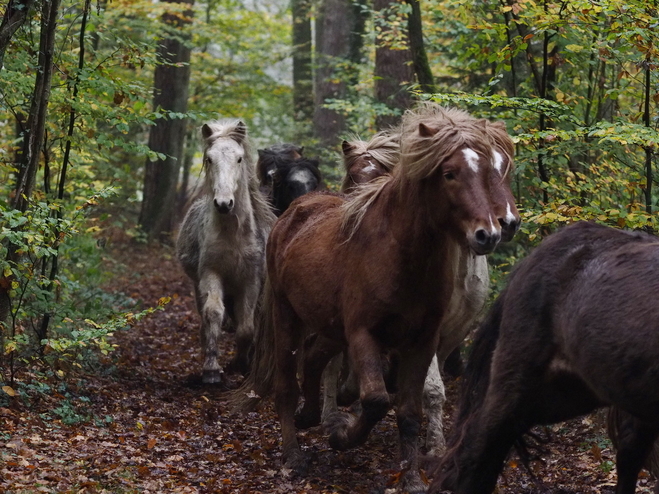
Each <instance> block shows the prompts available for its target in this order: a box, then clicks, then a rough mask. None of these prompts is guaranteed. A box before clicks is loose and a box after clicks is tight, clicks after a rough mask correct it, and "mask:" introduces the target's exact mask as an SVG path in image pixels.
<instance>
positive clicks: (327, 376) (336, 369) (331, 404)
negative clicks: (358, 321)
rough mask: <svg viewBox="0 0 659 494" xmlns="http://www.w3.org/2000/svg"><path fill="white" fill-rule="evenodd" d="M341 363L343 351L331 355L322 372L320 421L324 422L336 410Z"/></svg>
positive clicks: (337, 408)
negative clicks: (321, 410) (321, 411)
mask: <svg viewBox="0 0 659 494" xmlns="http://www.w3.org/2000/svg"><path fill="white" fill-rule="evenodd" d="M342 365H343V353H339V354H338V355H335V356H334V357H332V360H330V362H329V364H327V367H325V371H324V373H323V413H322V415H321V420H322V423H325V420H326V419H327V417H329V416H330V415H331V414H333V413H335V412H338V411H339V407H338V405H337V402H336V400H337V396H338V392H339V375H340V374H341V366H342Z"/></svg>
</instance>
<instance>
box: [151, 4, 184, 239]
mask: <svg viewBox="0 0 659 494" xmlns="http://www.w3.org/2000/svg"><path fill="white" fill-rule="evenodd" d="M166 1H169V2H172V3H174V2H175V3H185V4H189V5H190V6H192V3H193V0H183V1H181V0H166ZM191 16H192V11H191V10H189V11H186V12H185V15H183V16H179V15H175V14H165V17H164V21H165V23H166V24H167V25H169V26H171V35H170V36H168V37H166V38H164V39H163V40H162V41H161V43H160V45H159V47H158V59H159V60H160V64H159V65H157V66H156V69H155V73H154V97H153V107H154V109H155V110H157V109H161V110H165V111H167V112H176V113H185V112H186V111H187V108H188V84H189V81H190V48H189V47H187V46H185V44H184V43H183V42H182V41H181V38H182V37H183V38H185V36H184V35H183V33H182V32H181V27H183V26H184V25H185V24H188V23H189V22H190V18H191ZM185 127H186V120H185V119H182V118H170V117H166V118H161V119H159V120H157V122H156V125H155V126H153V127H152V128H151V131H150V132H149V148H150V149H151V150H152V151H155V152H157V153H162V154H164V155H166V158H165V159H164V160H158V161H151V160H149V159H147V161H146V166H145V174H144V197H143V200H142V210H141V212H140V218H139V224H140V226H141V227H142V229H143V230H144V231H145V232H146V234H147V236H148V238H149V240H153V239H159V240H166V239H167V237H168V236H169V235H170V234H171V231H172V229H173V226H174V225H173V223H174V222H173V216H174V208H175V205H176V185H177V183H178V175H179V170H180V168H181V162H182V160H183V145H184V142H185Z"/></svg>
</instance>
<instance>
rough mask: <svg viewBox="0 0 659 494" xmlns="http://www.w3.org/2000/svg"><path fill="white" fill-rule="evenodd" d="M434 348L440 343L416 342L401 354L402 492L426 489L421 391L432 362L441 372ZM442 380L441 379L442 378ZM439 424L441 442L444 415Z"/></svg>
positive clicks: (400, 430)
mask: <svg viewBox="0 0 659 494" xmlns="http://www.w3.org/2000/svg"><path fill="white" fill-rule="evenodd" d="M435 348H437V345H433V344H432V343H430V342H428V344H426V345H423V344H420V345H417V346H415V348H413V349H410V350H408V351H406V352H401V354H400V363H399V370H398V386H399V387H398V394H397V395H396V401H397V403H398V408H397V412H396V419H397V422H398V434H399V437H400V456H401V460H402V464H403V465H404V474H403V477H402V478H401V487H402V489H401V491H402V492H409V493H417V492H419V493H421V492H426V485H425V483H424V482H423V481H422V480H421V476H420V474H419V458H418V457H419V444H418V443H419V432H420V431H421V419H422V413H421V411H422V401H423V398H422V395H423V392H424V386H425V384H426V381H427V375H428V368H429V364H431V363H432V364H433V365H434V367H435V369H436V372H437V374H439V368H438V367H437V358H436V356H435V351H434V349H435ZM439 382H440V383H441V378H440V380H439ZM442 391H443V386H442ZM440 408H441V407H440ZM440 414H441V410H440ZM439 427H440V429H439V431H440V433H441V434H442V436H441V442H442V443H443V439H444V437H443V432H441V417H440V423H439Z"/></svg>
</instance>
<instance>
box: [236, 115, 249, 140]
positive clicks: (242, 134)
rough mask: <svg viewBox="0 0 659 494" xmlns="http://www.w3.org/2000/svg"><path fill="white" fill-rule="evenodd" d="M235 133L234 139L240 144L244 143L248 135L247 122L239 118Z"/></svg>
mask: <svg viewBox="0 0 659 494" xmlns="http://www.w3.org/2000/svg"><path fill="white" fill-rule="evenodd" d="M234 134H235V135H234V139H235V140H236V141H237V142H238V144H242V143H243V142H244V141H245V138H246V137H247V125H245V122H243V121H242V120H238V123H237V124H236V130H235V131H234Z"/></svg>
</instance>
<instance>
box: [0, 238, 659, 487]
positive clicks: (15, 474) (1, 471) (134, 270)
mask: <svg viewBox="0 0 659 494" xmlns="http://www.w3.org/2000/svg"><path fill="white" fill-rule="evenodd" d="M115 249H116V250H115V251H114V252H113V257H114V258H115V259H118V260H114V261H113V260H111V258H109V259H108V262H110V263H113V265H112V266H111V267H112V269H113V270H114V271H115V272H116V273H118V274H117V276H116V278H115V279H114V281H113V283H112V289H113V290H120V291H123V292H124V293H126V294H127V295H128V296H130V297H132V298H134V299H140V300H143V301H144V303H145V304H146V305H154V304H155V303H156V302H157V300H158V299H159V298H160V297H163V296H170V297H172V301H171V302H170V303H169V304H168V305H167V307H166V308H165V310H163V311H160V312H157V313H156V314H155V315H153V316H152V317H150V318H148V319H147V320H145V321H142V322H140V323H139V324H137V325H136V326H135V327H134V328H132V329H131V330H129V331H125V332H121V333H118V334H117V335H116V338H115V343H116V344H117V345H118V350H117V351H116V352H115V354H114V355H113V356H112V359H113V360H114V363H112V362H111V361H109V360H108V361H107V362H105V363H104V365H102V366H101V367H100V368H99V369H98V370H97V373H96V374H94V375H93V376H87V377H86V378H85V379H79V380H77V381H76V380H74V381H73V382H72V383H71V384H70V385H68V386H67V387H66V388H65V387H63V386H61V385H60V388H61V389H59V390H56V391H54V392H53V393H52V395H50V396H46V397H44V398H43V399H41V400H39V401H37V402H36V403H35V404H32V405H31V406H30V407H29V408H28V407H26V406H25V405H23V404H21V403H19V402H17V401H13V402H12V403H11V405H10V406H9V407H3V408H0V424H2V426H1V427H2V429H1V434H2V435H0V454H1V455H2V456H1V459H0V462H1V463H0V492H11V493H33V492H49V493H50V492H58V493H59V492H62V493H69V492H70V493H74V492H75V493H96V492H108V493H138V492H139V493H151V492H153V493H156V492H157V493H160V492H163V493H167V492H172V493H173V492H182V493H187V492H190V493H197V492H198V493H216V492H217V493H224V492H226V493H255V492H262V493H293V492H295V493H305V492H308V493H329V492H340V493H356V494H358V493H371V492H383V491H385V490H386V489H387V488H390V487H394V486H395V482H396V479H397V474H398V467H397V462H396V452H397V432H396V427H395V419H394V416H393V412H391V413H390V414H389V415H388V416H387V417H386V419H385V420H384V421H383V422H382V423H381V424H379V425H378V426H377V428H376V429H375V430H374V432H373V434H372V435H371V437H370V438H369V440H368V442H367V443H366V445H365V446H363V447H360V448H357V449H356V450H354V451H349V452H343V453H341V452H336V451H333V450H331V449H329V447H328V445H327V438H326V437H325V435H324V434H323V432H322V430H321V429H320V428H315V429H311V430H309V431H306V432H303V433H301V434H300V436H301V444H302V445H303V447H304V449H305V450H306V451H307V452H308V453H309V455H310V457H311V458H312V465H311V468H310V474H309V476H308V477H306V478H304V479H295V478H290V476H288V475H287V474H286V472H285V471H282V470H281V467H280V465H279V454H280V449H279V440H280V438H279V432H278V423H277V421H276V417H275V415H274V412H273V409H272V405H271V403H269V402H268V403H266V404H265V406H264V407H263V409H262V410H260V411H259V412H254V413H250V414H247V415H245V416H240V415H235V414H233V415H232V414H231V413H230V412H229V410H228V408H227V406H226V401H225V397H226V393H225V392H224V391H223V390H220V389H217V388H211V387H205V386H201V385H199V384H198V382H199V381H198V378H197V375H198V372H199V370H200V352H199V348H198V340H197V324H198V319H197V315H196V313H195V309H194V302H193V300H192V296H191V286H190V284H189V282H188V280H187V279H186V278H185V276H184V275H183V274H182V272H181V270H180V269H179V267H178V265H177V263H176V262H175V260H174V258H173V252H172V250H171V249H169V248H166V247H159V248H154V247H149V248H147V247H145V246H136V245H124V246H118V247H115ZM122 265H124V266H125V267H124V268H121V266H122ZM224 345H225V348H224V350H225V351H224V352H223V354H224V362H223V363H226V362H228V360H229V359H230V356H231V351H232V342H231V337H230V336H229V335H226V338H225V340H224ZM238 382H239V378H237V377H233V378H231V380H230V381H229V384H230V385H231V386H235V385H237V384H238ZM52 384H53V387H54V388H56V386H57V383H52ZM455 387H456V385H455V383H451V384H449V386H448V389H449V406H448V407H447V417H446V418H447V422H448V423H450V412H451V410H452V403H453V401H454V396H455ZM65 406H69V407H70V409H71V410H70V415H71V416H70V418H69V419H67V415H66V414H65V413H64V412H66V410H65V409H64V411H63V412H62V410H60V412H62V414H59V415H57V416H58V417H59V418H58V419H54V418H53V413H52V410H53V409H54V408H55V407H60V408H62V407H65ZM44 414H49V415H48V416H46V415H44ZM76 418H77V420H76ZM603 431H604V428H603V414H601V413H600V414H598V415H595V416H592V417H588V418H583V419H578V420H574V421H571V422H569V423H566V424H561V425H558V426H555V427H554V428H552V441H551V442H550V443H549V444H548V445H546V448H547V450H548V451H549V453H548V454H544V455H543V458H544V461H537V462H534V464H533V469H534V472H535V479H534V478H532V477H531V476H529V475H528V473H526V472H525V471H524V470H523V469H522V468H521V466H519V465H518V463H517V461H516V460H515V459H514V458H513V459H511V460H510V461H509V464H508V467H507V468H506V471H505V474H504V475H503V476H502V478H501V480H500V482H499V487H498V492H499V494H535V493H551V494H559V493H560V494H577V493H579V494H586V493H598V492H612V486H613V485H614V482H615V475H614V470H613V463H612V461H613V457H612V453H611V451H610V444H609V442H608V440H607V439H606V436H605V434H604V432H603ZM643 475H644V476H643V478H641V479H640V482H639V489H638V490H637V492H641V493H650V492H651V490H650V487H651V486H652V485H653V481H651V480H650V479H649V477H648V476H647V475H645V474H643Z"/></svg>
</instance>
